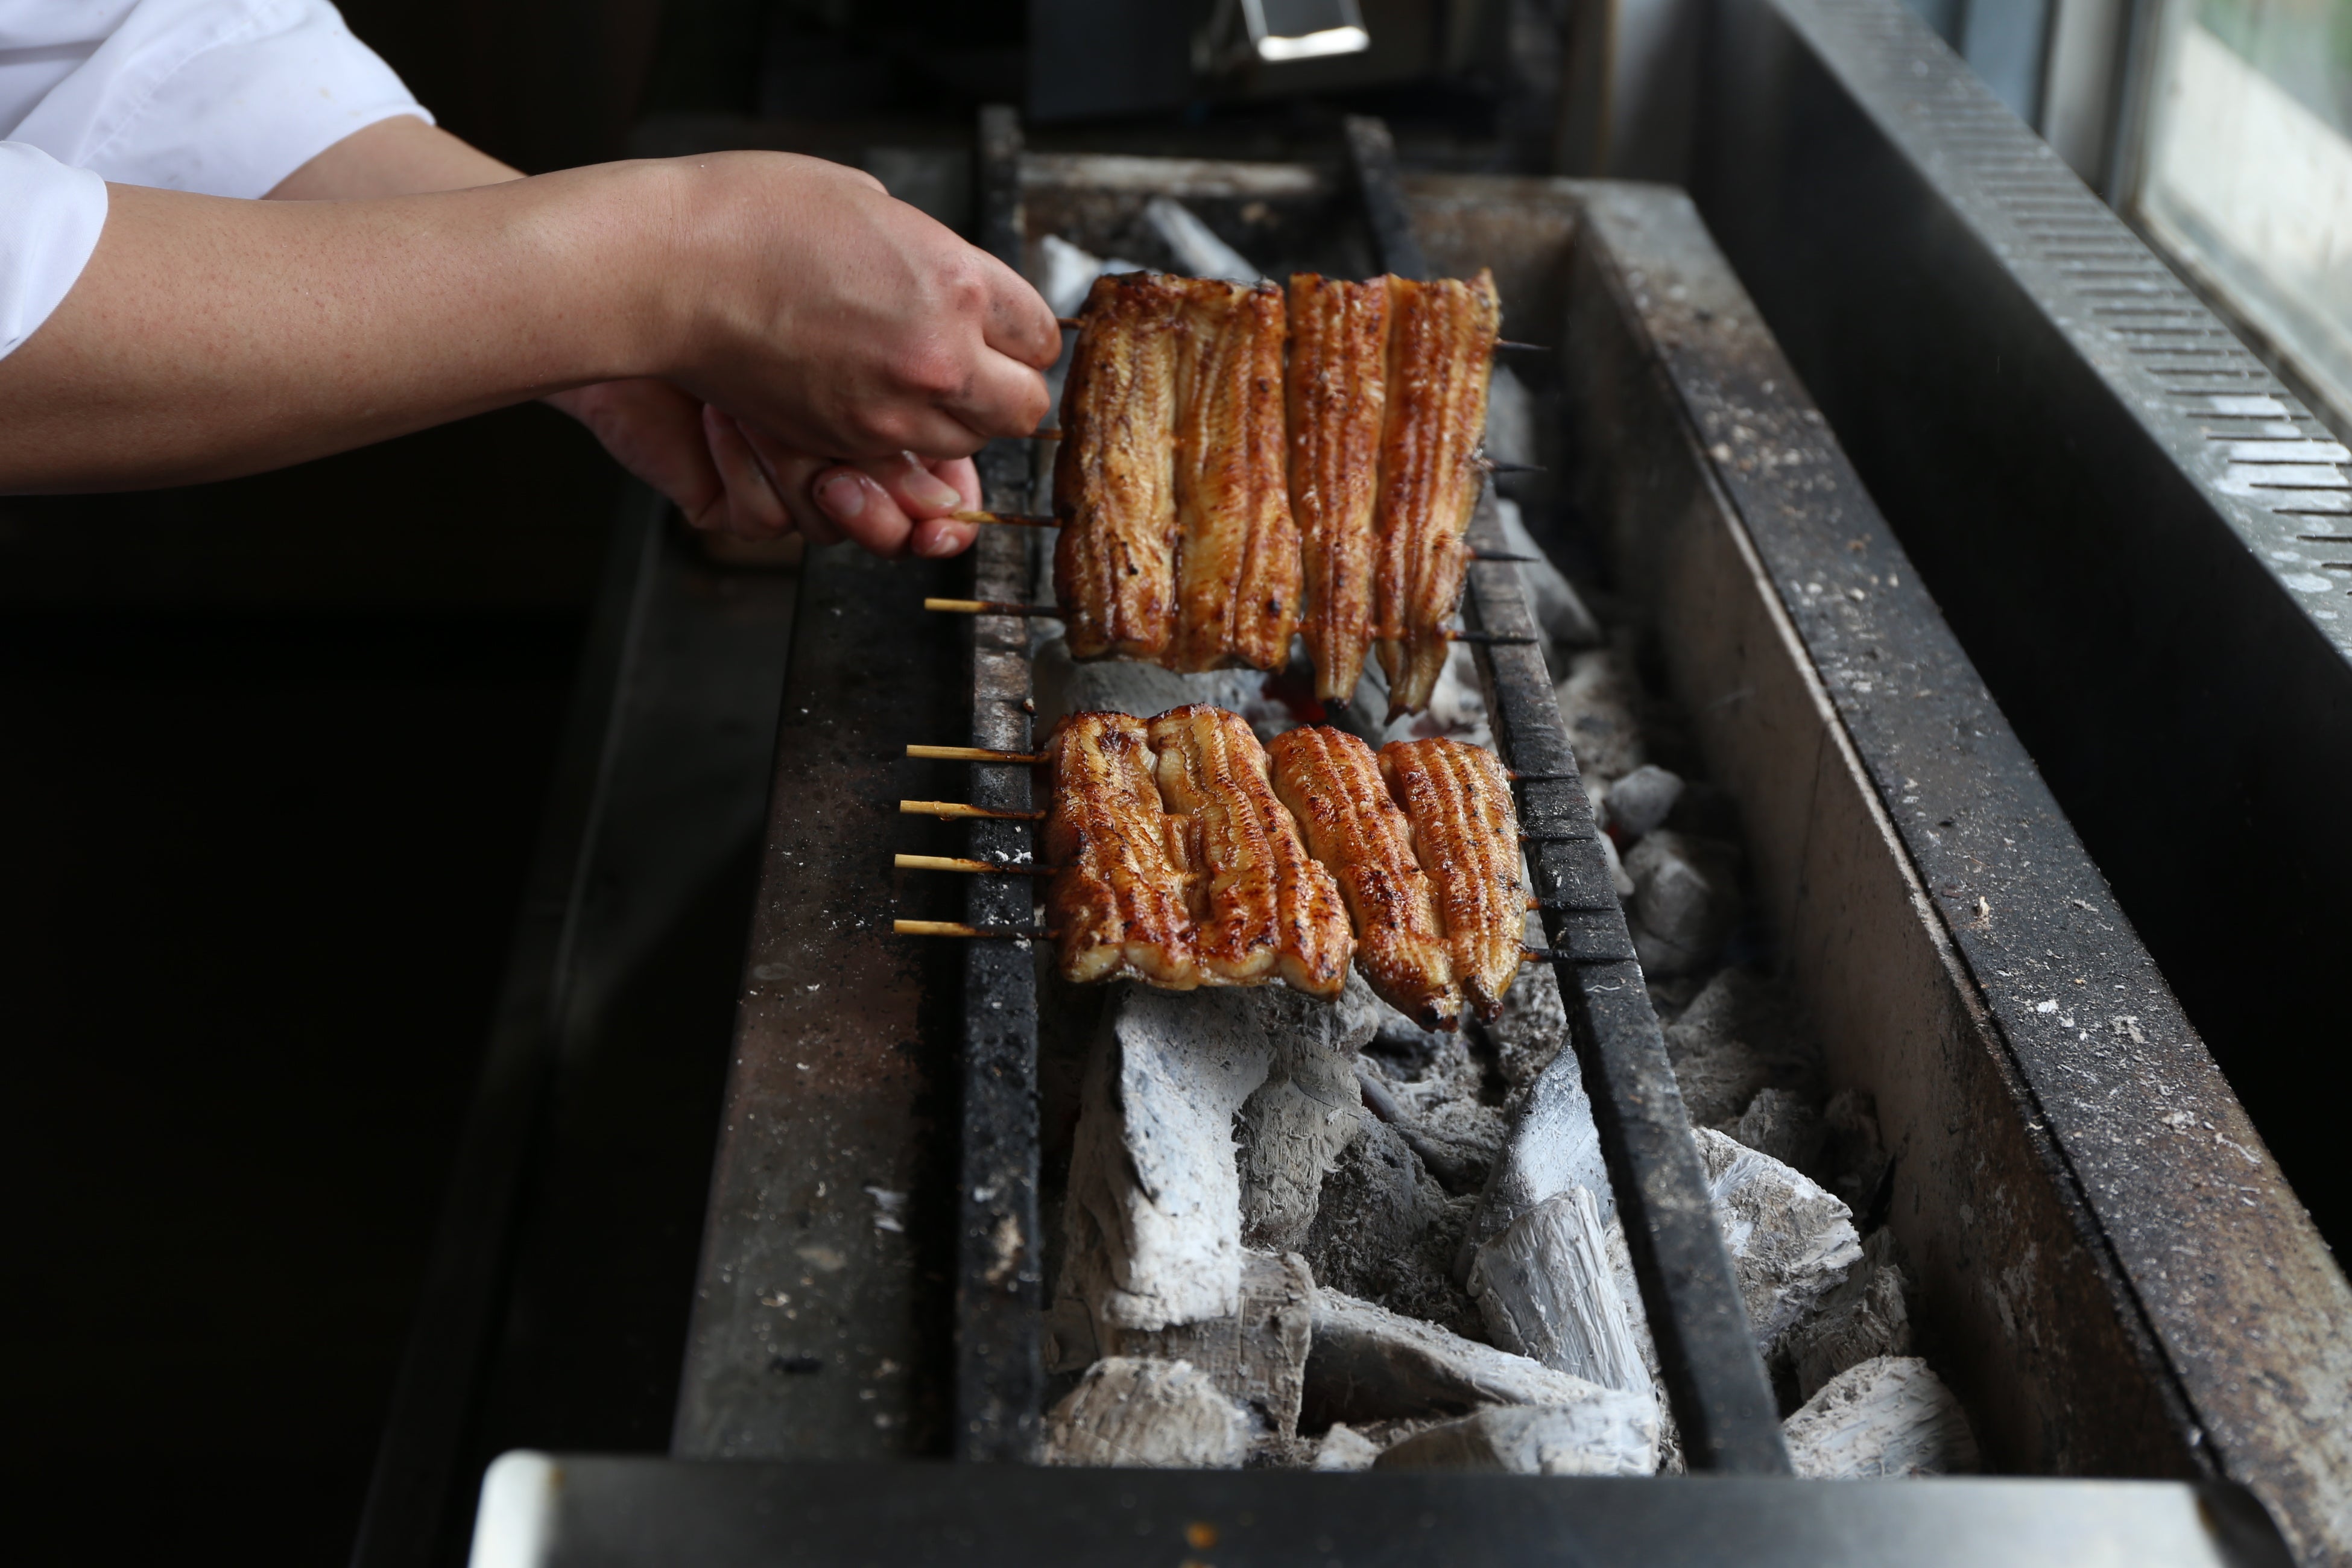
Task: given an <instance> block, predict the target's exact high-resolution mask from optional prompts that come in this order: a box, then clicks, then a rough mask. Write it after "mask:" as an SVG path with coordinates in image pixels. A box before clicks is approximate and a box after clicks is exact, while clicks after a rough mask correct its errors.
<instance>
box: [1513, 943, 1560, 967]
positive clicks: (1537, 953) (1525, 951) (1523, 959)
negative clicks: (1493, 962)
mask: <svg viewBox="0 0 2352 1568" xmlns="http://www.w3.org/2000/svg"><path fill="white" fill-rule="evenodd" d="M1519 962H1520V963H1559V953H1557V952H1553V951H1552V950H1551V949H1550V948H1548V947H1528V946H1525V945H1522V946H1521V947H1520V948H1519Z"/></svg>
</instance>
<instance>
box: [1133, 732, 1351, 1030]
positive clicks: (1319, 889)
mask: <svg viewBox="0 0 2352 1568" xmlns="http://www.w3.org/2000/svg"><path fill="white" fill-rule="evenodd" d="M1150 732H1151V748H1152V750H1153V751H1154V752H1156V753H1158V756H1159V780H1160V800H1161V802H1162V803H1163V804H1165V805H1166V806H1167V807H1168V810H1169V813H1170V815H1171V816H1172V817H1173V818H1174V819H1175V820H1176V821H1177V822H1178V823H1179V824H1180V825H1181V826H1182V828H1183V831H1184V834H1185V846H1186V855H1185V858H1186V864H1187V866H1188V868H1189V869H1190V870H1191V873H1192V882H1191V886H1190V889H1189V901H1190V904H1191V908H1192V920H1193V928H1194V935H1193V942H1194V947H1195V950H1196V951H1197V952H1198V953H1199V955H1200V966H1201V971H1202V979H1203V980H1204V981H1209V982H1218V981H1222V982H1224V983H1225V984H1235V985H1255V984H1260V983H1262V982H1264V981H1267V980H1273V979H1277V978H1278V979H1280V980H1281V981H1283V982H1284V983H1285V984H1287V985H1289V986H1290V987H1292V988H1293V989H1294V990H1298V991H1304V992H1306V993H1307V994H1309V995H1311V996H1321V997H1325V998H1327V999H1328V998H1330V997H1335V996H1337V995H1339V992H1340V989H1341V987H1343V986H1345V985H1346V984H1347V983H1348V960H1349V956H1350V955H1351V954H1352V953H1353V952H1355V947H1356V939H1355V933H1354V932H1353V931H1352V930H1351V929H1350V928H1349V923H1348V910H1347V907H1346V906H1345V905H1344V904H1343V903H1341V901H1340V899H1339V884H1338V883H1337V882H1335V881H1333V880H1332V878H1331V873H1330V872H1328V871H1327V870H1325V869H1324V868H1322V867H1321V866H1320V865H1318V864H1317V863H1316V861H1315V859H1314V858H1313V857H1312V856H1310V855H1308V854H1307V846H1306V845H1305V844H1304V843H1303V842H1301V841H1300V839H1299V837H1298V825H1297V823H1296V822H1294V821H1292V820H1291V816H1290V813H1289V812H1288V811H1286V810H1285V809H1284V808H1283V805H1282V803H1281V802H1280V801H1278V800H1276V798H1275V795H1274V787H1273V785H1272V784H1271V783H1270V782H1269V780H1268V776H1267V772H1268V770H1267V763H1266V756H1265V748H1264V747H1262V746H1260V745H1259V744H1258V743H1257V737H1256V736H1255V735H1254V734H1252V733H1251V732H1250V727H1249V722H1248V721H1246V720H1244V718H1242V716H1241V715H1240V714H1238V713H1229V712H1227V711H1225V710H1223V709H1222V708H1211V707H1207V706H1204V705H1202V704H1200V703H1191V704H1187V705H1186V706H1184V707H1182V708H1178V709H1176V710H1172V711H1171V712H1168V713H1163V714H1161V715H1160V717H1159V718H1157V719H1154V720H1153V721H1151V731H1150Z"/></svg>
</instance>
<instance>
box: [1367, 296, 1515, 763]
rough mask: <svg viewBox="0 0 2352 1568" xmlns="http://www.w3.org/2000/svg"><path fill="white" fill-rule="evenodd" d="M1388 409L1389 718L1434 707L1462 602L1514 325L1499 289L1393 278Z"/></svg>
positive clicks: (1385, 591) (1383, 554)
mask: <svg viewBox="0 0 2352 1568" xmlns="http://www.w3.org/2000/svg"><path fill="white" fill-rule="evenodd" d="M1388 285H1389V341H1388V405H1387V416H1386V422H1385V425H1384V426H1383V428H1382V431H1381V493H1380V501H1379V505H1378V506H1377V508H1376V509H1375V511H1374V515H1373V534H1374V538H1375V547H1374V571H1373V579H1374V584H1375V585H1374V589H1373V597H1372V627H1373V635H1374V637H1377V638H1378V639H1379V643H1380V650H1381V668H1383V669H1385V670H1386V671H1387V672H1388V678H1389V717H1390V718H1391V719H1395V718H1397V717H1399V716H1400V715H1402V714H1405V713H1414V712H1418V711H1420V710H1422V709H1423V708H1426V707H1427V706H1429V698H1430V693H1431V692H1432V691H1433V690H1434V689H1435V688H1436V685H1437V677H1438V674H1439V672H1440V671H1442V670H1443V669H1444V668H1445V659H1446V656H1447V654H1448V653H1449V652H1450V651H1451V644H1450V641H1449V639H1448V637H1446V634H1445V630H1444V627H1445V625H1446V623H1447V622H1448V621H1449V620H1450V619H1451V618H1452V617H1453V615H1454V606H1455V605H1456V604H1457V603H1458V602H1459V601H1460V599H1461V597H1462V574H1463V569H1464V567H1465V564H1466V563H1467V561H1468V547H1467V545H1466V544H1465V542H1464V535H1465V534H1466V533H1467V532H1468V531H1469V528H1470V513H1471V510H1472V509H1473V508H1475V506H1476V505H1477V501H1478V490H1479V486H1480V484H1481V482H1482V476H1481V475H1480V473H1479V471H1478V466H1477V457H1478V448H1479V444H1480V443H1481V442H1482V441H1483V440H1484V439H1485V437H1486V377H1487V373H1488V371H1489V369H1490V368H1491V367H1492V364H1493V363H1494V357H1495V340H1496V335H1497V334H1498V333H1499V331H1500V330H1501V327H1502V304H1501V301H1500V300H1498V299H1497V297H1496V293H1495V279H1494V275H1493V274H1492V273H1490V272H1487V271H1485V270H1483V269H1482V270H1481V271H1480V272H1479V274H1478V276H1477V277H1476V278H1475V279H1471V280H1470V281H1468V282H1464V281H1462V280H1460V279H1440V280H1437V281H1433V282H1427V283H1420V282H1413V281H1411V280H1409V279H1402V278H1391V279H1389V280H1388Z"/></svg>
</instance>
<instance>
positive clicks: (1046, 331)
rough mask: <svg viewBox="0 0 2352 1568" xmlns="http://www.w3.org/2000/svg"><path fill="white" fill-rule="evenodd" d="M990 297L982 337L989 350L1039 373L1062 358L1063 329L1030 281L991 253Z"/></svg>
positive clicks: (984, 253) (983, 253)
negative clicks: (1030, 284)
mask: <svg viewBox="0 0 2352 1568" xmlns="http://www.w3.org/2000/svg"><path fill="white" fill-rule="evenodd" d="M981 254H982V255H983V256H987V257H988V261H989V264H990V267H991V268H992V270H991V271H990V273H989V283H990V288H989V297H988V305H987V311H986V314H985V315H984V316H983V318H982V324H981V336H982V340H983V341H984V342H987V344H988V346H989V347H990V348H992V349H994V350H995V351H996V352H997V353H1001V354H1003V355H1005V356H1006V357H1007V358H1010V359H1013V360H1018V361H1019V362H1020V363H1023V364H1025V365H1028V366H1031V367H1032V368H1034V369H1036V370H1045V369H1048V368H1050V367H1051V366H1052V364H1053V363H1054V362H1055V360H1057V359H1059V358H1061V357H1062V327H1061V323H1060V322H1058V321H1055V320H1054V311H1053V308H1052V307H1051V306H1049V305H1047V304H1046V303H1045V297H1044V296H1043V295H1041V294H1039V293H1038V292H1037V290H1036V289H1033V288H1031V287H1030V286H1029V280H1028V279H1025V278H1024V277H1022V276H1021V274H1019V273H1018V272H1015V271H1014V270H1013V268H1010V267H1007V266H1006V265H1005V264H1004V263H1003V261H1002V260H1001V259H999V258H996V257H994V256H988V253H987V252H985V251H982V253H981Z"/></svg>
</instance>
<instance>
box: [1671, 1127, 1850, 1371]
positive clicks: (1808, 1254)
mask: <svg viewBox="0 0 2352 1568" xmlns="http://www.w3.org/2000/svg"><path fill="white" fill-rule="evenodd" d="M1698 1150H1699V1158H1700V1160H1701V1161H1702V1162H1703V1163H1705V1164H1706V1173H1707V1186H1708V1195H1709V1196H1710V1197H1711V1198H1712V1199H1713V1200H1714V1203H1715V1214H1716V1222H1717V1224H1718V1225H1720V1226H1722V1227H1723V1239H1724V1244H1725V1246H1726V1247H1727V1248H1728V1249H1729V1250H1730V1253H1731V1264H1732V1268H1733V1271H1734V1272H1735V1273H1736V1274H1737V1275H1738V1279H1739V1295H1740V1299H1741V1300H1742V1301H1744V1302H1745V1303H1746V1304H1747V1307H1748V1323H1749V1325H1750V1326H1751V1327H1753V1328H1754V1330H1755V1331H1756V1348H1757V1349H1758V1350H1759V1351H1761V1352H1764V1355H1765V1359H1766V1360H1767V1361H1769V1360H1770V1359H1771V1358H1772V1357H1773V1355H1774V1354H1775V1352H1777V1351H1778V1349H1779V1347H1780V1342H1781V1340H1782V1338H1783V1337H1784V1336H1785V1335H1787V1334H1788V1333H1789V1331H1790V1330H1791V1329H1793V1328H1795V1327H1796V1326H1797V1324H1798V1323H1799V1322H1801V1321H1803V1320H1804V1318H1805V1317H1806V1316H1807V1315H1808V1314H1809V1313H1811V1311H1812V1310H1813V1309H1814V1308H1815V1307H1817V1306H1819V1305H1820V1304H1821V1302H1822V1299H1823V1298H1824V1297H1826V1296H1827V1295H1829V1293H1830V1292H1831V1291H1832V1290H1833V1289H1836V1288H1837V1286H1838V1284H1839V1283H1840V1282H1841V1281H1842V1280H1843V1279H1845V1276H1846V1271H1847V1270H1848V1269H1850V1268H1853V1266H1854V1265H1855V1264H1856V1263H1858V1262H1860V1261H1861V1259H1862V1242H1861V1240H1860V1238H1859V1237H1856V1236H1855V1235H1854V1232H1853V1215H1852V1213H1851V1211H1849V1210H1848V1209H1847V1208H1846V1206H1845V1205H1843V1203H1840V1202H1839V1201H1838V1200H1837V1199H1836V1198H1835V1197H1833V1196H1832V1195H1831V1194H1829V1193H1828V1192H1826V1191H1824V1190H1823V1189H1822V1187H1821V1186H1819V1185H1818V1184H1815V1183H1814V1182H1813V1181H1812V1180H1811V1179H1810V1178H1809V1177H1807V1176H1805V1175H1803V1174H1802V1173H1799V1172H1796V1171H1792V1170H1790V1168H1789V1167H1788V1166H1786V1165H1783V1164H1782V1163H1780V1162H1779V1161H1778V1160H1775V1159H1773V1158H1771V1157H1770V1156H1769V1155H1766V1154H1759V1153H1758V1152H1756V1151H1755V1150H1753V1149H1749V1148H1747V1147H1745V1146H1744V1145H1742V1144H1740V1143H1738V1142H1736V1141H1734V1140H1733V1139H1730V1138H1727V1137H1726V1136H1725V1135H1724V1134H1722V1133H1720V1132H1717V1131H1715V1130H1714V1129H1713V1128H1706V1127H1703V1128H1700V1129H1699V1130H1698Z"/></svg>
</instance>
